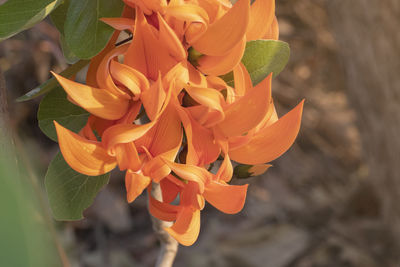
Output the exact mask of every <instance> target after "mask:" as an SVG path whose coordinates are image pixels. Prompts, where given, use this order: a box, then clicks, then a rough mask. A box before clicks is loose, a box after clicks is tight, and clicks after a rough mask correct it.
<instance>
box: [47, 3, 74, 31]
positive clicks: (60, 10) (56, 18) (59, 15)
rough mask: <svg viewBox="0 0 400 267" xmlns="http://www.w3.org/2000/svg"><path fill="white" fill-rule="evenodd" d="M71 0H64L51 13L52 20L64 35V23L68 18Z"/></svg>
mask: <svg viewBox="0 0 400 267" xmlns="http://www.w3.org/2000/svg"><path fill="white" fill-rule="evenodd" d="M69 4H70V0H64V1H63V2H62V3H61V4H60V5H59V6H58V7H57V8H56V9H55V10H54V11H53V12H52V13H51V15H50V18H51V21H52V22H53V24H54V25H55V26H56V28H57V29H58V31H59V32H60V34H61V35H64V23H65V20H66V18H67V12H68V7H69Z"/></svg>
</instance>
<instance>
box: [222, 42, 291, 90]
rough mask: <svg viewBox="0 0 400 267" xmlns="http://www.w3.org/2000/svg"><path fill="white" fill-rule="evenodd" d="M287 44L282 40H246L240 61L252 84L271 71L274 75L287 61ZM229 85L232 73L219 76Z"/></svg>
mask: <svg viewBox="0 0 400 267" xmlns="http://www.w3.org/2000/svg"><path fill="white" fill-rule="evenodd" d="M289 56H290V48H289V45H288V44H287V43H285V42H282V41H275V40H255V41H250V42H247V44H246V50H245V51H244V55H243V58H242V63H243V64H244V66H245V67H246V69H247V71H248V72H249V74H250V77H251V81H252V82H253V85H257V84H258V83H259V82H261V81H262V80H264V79H265V78H266V77H267V76H268V75H269V74H270V73H271V72H273V73H274V77H276V76H277V75H278V74H279V73H280V72H281V71H282V70H283V69H284V67H285V66H286V64H287V62H288V61H289ZM221 78H222V79H224V81H225V82H226V83H227V84H228V85H229V86H233V73H232V72H230V73H227V74H225V75H222V76H221Z"/></svg>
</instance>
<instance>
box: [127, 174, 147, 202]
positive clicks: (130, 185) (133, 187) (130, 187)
mask: <svg viewBox="0 0 400 267" xmlns="http://www.w3.org/2000/svg"><path fill="white" fill-rule="evenodd" d="M150 183H151V179H150V178H149V177H147V176H145V175H143V174H139V173H134V172H131V171H129V170H128V171H127V172H126V174H125V188H126V199H127V201H128V203H131V202H133V201H134V200H135V199H136V198H137V197H138V196H140V195H141V194H142V192H143V190H145V189H146V188H147V187H148V186H149V185H150Z"/></svg>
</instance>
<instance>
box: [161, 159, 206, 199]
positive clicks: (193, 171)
mask: <svg viewBox="0 0 400 267" xmlns="http://www.w3.org/2000/svg"><path fill="white" fill-rule="evenodd" d="M165 163H167V165H168V166H169V167H170V168H171V170H172V171H173V172H174V173H176V175H178V176H179V177H181V178H182V179H185V180H188V181H193V182H196V183H198V184H199V188H200V192H203V191H204V183H206V182H207V181H209V180H211V179H212V175H211V173H209V172H208V171H207V170H206V169H204V168H201V167H197V166H194V165H188V164H179V163H175V162H171V161H167V160H166V161H165Z"/></svg>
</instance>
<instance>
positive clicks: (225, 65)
mask: <svg viewBox="0 0 400 267" xmlns="http://www.w3.org/2000/svg"><path fill="white" fill-rule="evenodd" d="M245 48H246V38H243V39H242V41H239V42H238V43H237V44H236V45H235V47H233V49H232V50H231V51H229V53H228V54H226V55H224V56H208V55H204V56H202V57H201V58H200V59H199V60H198V63H199V67H198V68H199V70H201V71H202V72H203V73H205V74H208V75H215V76H219V75H223V74H226V73H228V72H230V71H232V69H233V68H234V67H235V66H237V65H238V64H239V62H240V60H241V59H242V57H243V53H244V49H245Z"/></svg>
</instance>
